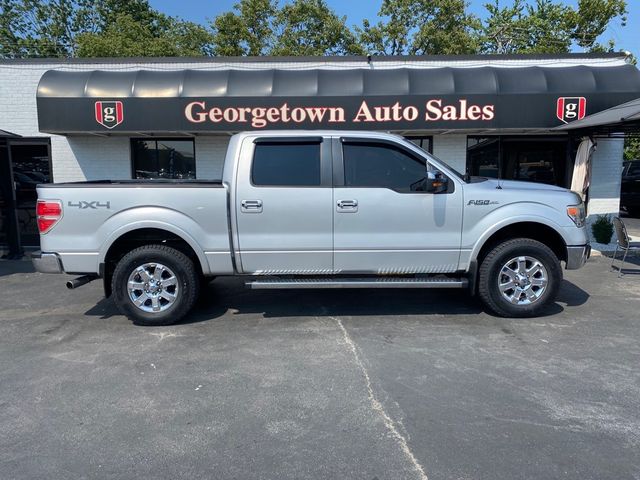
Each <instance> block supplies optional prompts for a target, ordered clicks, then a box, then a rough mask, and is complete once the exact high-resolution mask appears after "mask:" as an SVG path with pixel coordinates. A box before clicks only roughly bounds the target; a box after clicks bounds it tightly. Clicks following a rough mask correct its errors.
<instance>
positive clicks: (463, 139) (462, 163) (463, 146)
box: [433, 135, 467, 173]
mask: <svg viewBox="0 0 640 480" xmlns="http://www.w3.org/2000/svg"><path fill="white" fill-rule="evenodd" d="M433 154H434V155H435V156H436V157H438V158H441V159H442V160H444V161H445V162H447V163H448V164H449V165H451V166H452V167H453V168H455V169H456V170H458V171H459V172H460V173H465V171H466V168H467V167H466V165H467V136H466V135H435V136H434V137H433Z"/></svg>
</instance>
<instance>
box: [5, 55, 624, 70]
mask: <svg viewBox="0 0 640 480" xmlns="http://www.w3.org/2000/svg"><path fill="white" fill-rule="evenodd" d="M627 60H628V55H626V54H625V53H566V54H508V55H498V54H488V55H398V56H376V55H374V56H353V55H345V56H286V57H273V56H259V57H255V56H245V57H205V56H202V57H113V58H20V59H0V66H2V65H9V66H11V65H56V66H69V67H71V68H82V66H84V65H96V66H102V65H105V66H111V65H114V64H115V65H130V66H133V67H134V68H135V66H137V65H140V68H145V67H144V66H145V65H161V66H163V68H166V66H170V65H172V64H175V65H177V66H179V65H185V64H194V65H198V66H201V67H203V68H205V67H206V66H207V65H208V66H211V68H233V67H234V66H235V67H237V68H256V69H260V68H273V67H272V65H273V64H277V65H279V68H318V67H321V68H326V67H333V68H353V67H361V68H365V67H369V68H394V67H401V66H407V67H410V68H411V67H420V68H428V67H433V68H437V67H442V66H447V65H448V66H469V67H474V66H489V65H491V66H505V67H508V66H533V65H537V66H570V65H599V66H606V65H621V64H624V63H625V62H627ZM54 68H59V67H54ZM183 68H184V67H183Z"/></svg>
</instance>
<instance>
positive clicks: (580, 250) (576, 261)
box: [566, 244, 591, 270]
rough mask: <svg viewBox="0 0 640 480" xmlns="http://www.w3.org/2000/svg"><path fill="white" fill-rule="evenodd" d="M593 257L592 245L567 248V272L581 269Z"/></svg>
mask: <svg viewBox="0 0 640 480" xmlns="http://www.w3.org/2000/svg"><path fill="white" fill-rule="evenodd" d="M590 256H591V245H589V244H586V245H578V246H572V247H567V266H566V268H567V270H577V269H578V268H581V267H582V266H583V265H584V264H585V263H587V259H588V258H589V257H590Z"/></svg>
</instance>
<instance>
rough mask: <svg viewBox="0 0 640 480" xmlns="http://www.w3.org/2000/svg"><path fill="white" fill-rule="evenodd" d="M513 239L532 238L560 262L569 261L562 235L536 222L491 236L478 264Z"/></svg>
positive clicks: (512, 226)
mask: <svg viewBox="0 0 640 480" xmlns="http://www.w3.org/2000/svg"><path fill="white" fill-rule="evenodd" d="M511 238H530V239H532V240H537V241H539V242H540V243H544V244H545V245H546V246H547V247H549V248H550V249H551V250H552V251H553V253H555V254H556V257H558V259H559V260H563V261H565V262H566V261H567V245H566V244H565V242H564V239H563V238H562V237H561V236H560V234H559V233H558V232H557V231H556V230H554V229H553V228H551V227H549V226H547V225H545V224H543V223H536V222H520V223H514V224H512V225H507V226H506V227H503V228H501V229H500V230H498V231H497V232H495V233H494V234H493V235H491V236H490V237H489V238H488V239H487V241H486V242H484V245H483V246H482V248H481V249H480V252H479V253H478V259H477V263H478V265H480V264H481V263H482V260H484V257H485V256H486V255H487V253H489V251H490V250H491V249H492V248H493V247H495V246H496V245H497V244H499V243H501V242H503V241H505V240H509V239H511Z"/></svg>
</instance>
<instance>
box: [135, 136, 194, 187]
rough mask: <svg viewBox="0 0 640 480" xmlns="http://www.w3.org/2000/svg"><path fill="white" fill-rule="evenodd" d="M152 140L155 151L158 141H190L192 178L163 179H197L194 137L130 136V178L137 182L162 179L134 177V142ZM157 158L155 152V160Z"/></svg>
mask: <svg viewBox="0 0 640 480" xmlns="http://www.w3.org/2000/svg"><path fill="white" fill-rule="evenodd" d="M148 141H154V142H155V143H156V148H155V150H156V152H157V151H158V142H161V141H167V142H175V141H190V142H191V144H192V145H193V173H194V177H193V178H185V179H180V178H167V179H165V180H197V179H198V157H197V156H196V139H195V138H194V137H130V138H129V158H130V159H131V179H132V180H137V181H139V182H144V181H147V180H159V179H160V180H162V178H137V177H136V165H135V146H134V143H135V142H148ZM157 160H158V158H157V154H156V161H157Z"/></svg>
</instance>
